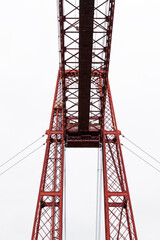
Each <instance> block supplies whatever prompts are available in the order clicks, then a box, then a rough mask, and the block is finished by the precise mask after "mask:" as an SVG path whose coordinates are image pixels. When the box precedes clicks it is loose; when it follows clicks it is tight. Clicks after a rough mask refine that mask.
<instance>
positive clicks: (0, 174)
mask: <svg viewBox="0 0 160 240" xmlns="http://www.w3.org/2000/svg"><path fill="white" fill-rule="evenodd" d="M45 144H46V143H43V144H42V145H41V146H39V147H38V148H36V149H35V150H33V151H32V152H30V153H29V154H27V155H26V156H25V157H23V158H21V159H20V160H19V161H17V162H16V163H14V164H13V165H12V166H10V167H9V168H7V169H6V170H5V171H3V172H1V173H0V176H2V175H3V174H4V173H6V172H8V171H9V170H10V169H12V168H13V167H15V166H16V165H18V164H19V163H20V162H22V161H23V160H24V159H26V158H27V157H29V156H30V155H31V154H33V153H34V152H36V151H37V150H38V149H40V148H41V147H42V146H44V145H45Z"/></svg>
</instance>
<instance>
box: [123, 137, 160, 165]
mask: <svg viewBox="0 0 160 240" xmlns="http://www.w3.org/2000/svg"><path fill="white" fill-rule="evenodd" d="M122 137H124V138H125V139H126V140H127V141H128V142H130V143H132V144H133V145H134V146H135V147H137V148H138V149H140V150H141V151H142V152H144V153H145V154H146V155H147V156H149V157H150V158H152V159H153V160H154V161H155V162H157V163H158V164H160V161H158V160H157V159H156V158H154V157H152V156H151V155H150V154H149V153H147V152H146V151H145V150H143V149H142V148H140V147H139V146H138V145H136V144H135V143H134V142H132V141H131V140H130V139H128V138H127V137H125V136H124V135H122Z"/></svg>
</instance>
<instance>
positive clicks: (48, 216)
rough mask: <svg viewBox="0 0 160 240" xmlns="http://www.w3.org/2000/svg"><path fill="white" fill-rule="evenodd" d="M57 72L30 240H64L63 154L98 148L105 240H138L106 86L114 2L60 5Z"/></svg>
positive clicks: (61, 0) (80, 0) (72, 0)
mask: <svg viewBox="0 0 160 240" xmlns="http://www.w3.org/2000/svg"><path fill="white" fill-rule="evenodd" d="M57 2H58V22H59V43H60V51H59V53H60V69H59V71H58V77H57V85H56V91H55V97H54V102H53V108H52V113H51V120H50V126H49V130H47V131H46V133H47V135H48V138H47V145H46V152H45V159H44V165H43V171H42V177H41V183H40V190H39V196H38V202H37V208H36V214H35V221H34V226H33V233H32V238H31V239H32V240H42V239H44V240H62V229H63V222H62V216H63V211H62V210H63V209H62V208H63V171H64V148H65V147H68V148H69V147H71V148H75V147H86V148H102V152H103V154H102V161H103V186H104V211H105V214H104V215H105V240H111V239H112V240H118V239H126V240H129V239H130V240H137V234H136V228H135V223H134V218H133V212H132V207H131V201H130V196H129V190H128V185H127V179H126V174H125V168H124V162H123V157H122V151H121V145H120V140H119V135H120V131H119V130H118V128H117V124H116V119H115V114H114V108H113V103H112V97H111V91H110V86H109V80H108V71H109V62H110V51H111V39H112V29H113V17H114V9H115V0H97V1H94V0H58V1H57Z"/></svg>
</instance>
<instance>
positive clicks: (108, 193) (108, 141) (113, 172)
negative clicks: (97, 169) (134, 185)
mask: <svg viewBox="0 0 160 240" xmlns="http://www.w3.org/2000/svg"><path fill="white" fill-rule="evenodd" d="M119 135H120V131H119V130H118V129H117V124H116V119H115V114H114V108H113V103H112V98H111V92H110V87H109V82H107V90H106V104H105V118H104V130H103V176H104V206H105V207H104V208H105V227H106V229H105V232H106V240H111V239H112V240H115V239H116V240H119V239H126V240H137V234H136V228H135V223H134V218H133V213H132V208H131V201H130V196H129V190H128V184H127V179H126V174H125V168H124V162H123V156H122V152H121V145H120V140H119Z"/></svg>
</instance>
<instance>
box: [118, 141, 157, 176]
mask: <svg viewBox="0 0 160 240" xmlns="http://www.w3.org/2000/svg"><path fill="white" fill-rule="evenodd" d="M121 145H122V146H123V147H124V148H126V149H127V150H128V151H130V152H131V153H133V154H134V155H135V156H137V157H138V158H140V159H141V160H142V161H143V162H145V163H146V164H148V165H149V166H150V167H152V168H154V169H155V170H156V171H157V172H159V173H160V170H159V169H158V168H156V167H154V166H153V165H152V164H151V163H149V162H147V161H146V160H145V159H144V158H142V157H140V156H139V155H138V154H137V153H135V152H133V151H132V150H131V149H129V148H128V147H126V146H125V145H124V144H122V143H121Z"/></svg>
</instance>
